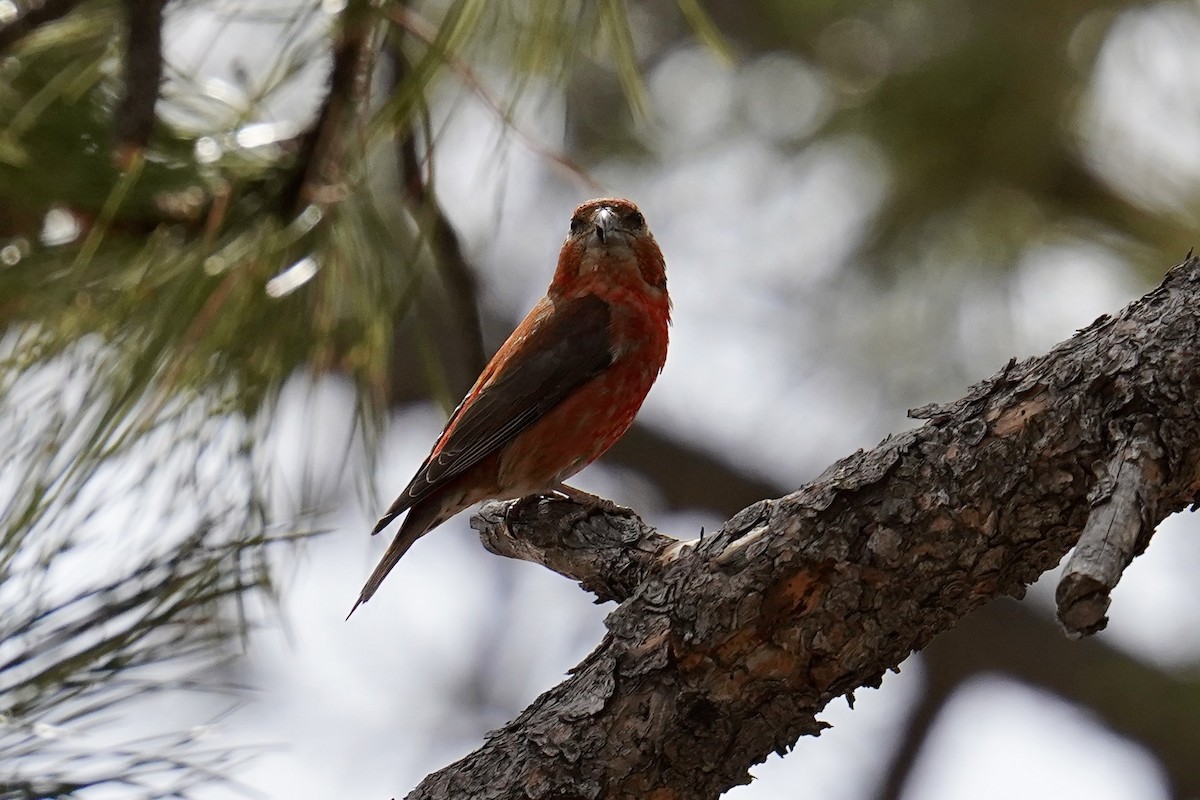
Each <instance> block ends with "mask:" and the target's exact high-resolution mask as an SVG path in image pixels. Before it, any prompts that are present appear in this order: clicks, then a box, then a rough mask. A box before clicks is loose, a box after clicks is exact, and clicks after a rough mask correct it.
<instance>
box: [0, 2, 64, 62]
mask: <svg viewBox="0 0 1200 800" xmlns="http://www.w3.org/2000/svg"><path fill="white" fill-rule="evenodd" d="M77 5H79V0H42V2H37V0H34V2H31V3H29V4H28V5H27V6H26V7H25V13H23V14H22V13H18V15H17V17H16V18H15V19H13V20H12V21H10V22H9V23H8V24H7V25H0V53H3V52H4V51H6V50H7V49H8V48H10V47H12V46H13V45H14V44H16V43H17V42H19V41H20V40H21V39H23V38H25V37H26V36H28V35H29V34H31V33H33V32H34V31H35V30H37V29H38V28H39V27H41V26H42V25H46V24H48V23H50V22H54V20H56V19H59V18H61V17H64V16H66V15H67V14H68V13H70V11H71V9H73V8H75V6H77ZM18 8H20V7H19V6H18Z"/></svg>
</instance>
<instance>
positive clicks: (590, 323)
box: [373, 295, 612, 533]
mask: <svg viewBox="0 0 1200 800" xmlns="http://www.w3.org/2000/svg"><path fill="white" fill-rule="evenodd" d="M610 321H611V312H610V310H609V307H608V304H607V303H605V302H604V301H603V300H601V299H600V298H598V297H595V296H592V295H588V296H586V297H581V298H576V299H573V300H564V301H559V302H558V303H557V304H556V308H555V310H554V313H553V314H551V315H550V316H548V317H547V318H545V321H544V322H543V323H542V324H540V325H538V326H537V327H535V328H534V329H533V330H532V331H531V332H530V333H529V335H528V336H527V338H525V339H524V340H523V341H521V342H520V343H518V344H517V346H516V349H515V350H514V351H513V352H512V353H511V355H509V356H508V357H507V359H506V363H505V364H504V367H503V369H501V370H500V371H499V373H498V374H499V377H497V378H496V379H495V380H493V381H492V382H491V383H490V384H488V385H486V386H484V388H483V389H482V390H480V392H479V393H478V394H477V395H475V397H474V399H473V400H472V401H471V402H470V403H469V404H468V403H467V402H466V401H465V400H464V401H463V403H461V404H459V407H458V408H456V409H455V410H454V414H453V415H451V417H450V421H449V422H448V423H446V428H445V430H444V431H443V435H444V434H445V432H446V431H449V432H450V433H449V435H448V436H446V438H445V441H444V442H442V445H441V447H440V448H438V449H436V450H435V451H434V452H433V453H430V455H429V458H427V459H425V463H424V464H422V465H421V468H420V469H418V470H417V474H416V475H414V476H413V479H412V480H411V481H410V482H409V484H408V486H407V487H405V489H404V491H403V492H401V493H400V496H399V497H397V498H396V500H395V502H394V503H392V505H391V508H389V509H388V510H387V513H386V514H384V516H383V517H382V518H380V520H379V522H378V523H377V524H376V526H375V530H374V531H373V533H378V532H379V531H381V530H383V528H384V527H386V526H387V524H388V523H389V522H391V521H392V520H393V519H395V518H396V517H397V516H399V515H400V514H402V513H404V511H405V510H406V509H407V508H409V507H410V506H412V504H413V503H415V502H416V501H418V500H420V499H421V498H422V497H426V496H428V495H429V494H431V493H433V492H435V491H436V490H438V489H439V488H441V487H443V486H445V485H446V484H447V483H449V482H450V481H451V480H453V479H454V478H455V477H457V476H459V475H461V474H462V473H463V472H465V471H466V470H467V469H469V468H470V467H472V466H474V465H475V464H478V463H479V462H480V461H482V460H483V459H484V458H486V457H487V456H488V455H490V454H491V453H494V452H495V451H496V450H498V449H499V448H501V447H502V446H504V445H505V444H506V443H507V442H509V441H511V440H512V439H513V437H515V436H516V435H517V434H518V433H520V432H521V431H522V430H524V429H525V428H527V427H528V426H529V425H531V424H532V423H533V422H534V421H535V420H537V419H538V418H540V417H541V416H542V415H543V414H545V413H546V412H547V411H549V410H550V409H552V408H554V406H556V405H558V404H559V403H560V402H562V401H563V399H565V398H566V397H567V396H568V395H570V394H571V392H573V391H575V389H577V388H579V387H580V386H582V385H583V384H584V383H586V382H587V381H589V380H591V379H592V378H594V377H595V376H596V375H598V374H600V372H602V371H603V370H604V368H605V367H607V366H609V364H611V363H612V353H611V351H610V349H609V346H610V343H611V335H610V332H609V323H610Z"/></svg>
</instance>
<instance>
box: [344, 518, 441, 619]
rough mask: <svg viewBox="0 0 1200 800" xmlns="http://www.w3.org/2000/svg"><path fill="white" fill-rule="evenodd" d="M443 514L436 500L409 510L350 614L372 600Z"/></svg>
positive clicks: (347, 616) (377, 528) (347, 617)
mask: <svg viewBox="0 0 1200 800" xmlns="http://www.w3.org/2000/svg"><path fill="white" fill-rule="evenodd" d="M441 512H442V509H441V503H438V502H437V501H436V500H432V501H427V502H423V503H417V504H416V505H414V506H413V507H412V508H410V509H409V510H408V516H406V517H405V518H404V522H402V523H401V524H400V530H399V531H397V532H396V538H395V539H392V543H391V544H389V545H388V549H387V551H386V552H385V553H384V554H383V558H381V559H380V560H379V565H378V566H376V567H375V571H374V572H372V573H371V577H369V578H367V582H366V583H365V584H364V585H363V588H362V591H361V592H359V593H358V600H357V601H355V603H354V608H352V609H350V614H353V613H354V612H355V611H356V610H357V609H358V607H359V606H361V605H362V604H363V603H365V602H367V601H368V600H370V599H371V596H372V595H374V594H375V591H376V590H377V589H378V588H379V584H381V583H383V579H384V578H386V577H387V575H388V573H389V572H391V571H392V568H393V567H395V566H396V564H397V563H398V562H399V561H400V557H401V556H403V555H404V554H405V553H407V552H408V548H410V547H412V545H413V542H415V541H416V540H417V539H420V538H421V536H422V534H424V533H425V532H426V531H427V530H429V529H430V528H432V527H433V526H434V525H436V524H437V523H438V521H439V516H440V514H441ZM392 516H393V517H394V516H395V515H394V514H393V515H392ZM389 521H390V520H389ZM381 522H382V520H381ZM384 524H386V523H384ZM380 527H382V525H381V526H377V527H376V529H375V531H376V532H378V531H379V528H380ZM350 614H347V615H346V619H350Z"/></svg>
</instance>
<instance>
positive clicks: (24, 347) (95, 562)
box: [0, 0, 715, 800]
mask: <svg viewBox="0 0 1200 800" xmlns="http://www.w3.org/2000/svg"><path fill="white" fill-rule="evenodd" d="M683 6H684V7H687V8H688V10H689V16H690V18H692V19H693V20H694V21H696V23H697V27H698V29H700V27H701V26H700V24H699V23H701V22H702V21H703V19H704V17H703V15H702V13H701V12H700V11H699V7H698V6H697V5H696V4H694V3H692V4H683ZM161 9H162V3H161V2H159V0H136V1H135V0H126V1H125V2H118V0H85V1H84V2H75V3H63V2H58V1H57V0H47V2H44V3H40V4H39V3H30V4H25V5H21V4H18V7H17V11H16V16H15V17H14V18H12V19H10V20H8V21H7V22H5V23H3V24H0V55H2V56H3V58H0V447H3V448H4V450H5V452H7V453H10V454H12V457H10V458H9V459H8V460H7V461H5V462H4V463H3V465H2V466H0V607H2V608H3V609H4V612H3V614H0V764H3V765H4V766H3V767H0V798H5V800H7V799H8V798H33V797H50V796H55V797H69V796H77V795H80V794H81V793H83V792H84V791H85V790H86V789H89V788H91V787H97V786H110V787H121V788H122V790H127V791H129V793H130V794H129V796H145V797H168V796H169V797H183V796H187V795H189V794H190V793H191V792H192V791H193V790H194V789H195V788H196V787H198V786H200V785H202V784H204V783H206V782H209V781H212V780H214V779H218V778H222V777H225V776H227V774H228V772H229V770H230V769H231V768H232V767H233V766H234V765H235V763H236V759H238V758H240V757H241V756H240V755H239V754H236V753H232V752H229V751H228V750H227V749H225V748H221V747H215V746H213V745H211V744H209V743H208V742H207V741H206V740H205V737H204V736H203V735H202V734H203V731H199V730H189V731H185V732H182V733H180V732H177V731H172V730H170V729H169V727H170V724H171V723H170V721H169V720H159V721H161V722H162V724H164V725H166V726H167V727H168V730H164V731H162V732H160V733H155V734H152V735H147V734H146V733H145V728H142V727H139V726H137V725H135V724H133V723H132V722H131V720H133V719H134V718H136V717H138V716H139V712H146V711H147V710H148V708H149V706H148V703H152V702H154V700H153V698H154V697H156V696H165V695H170V694H172V693H176V692H177V691H178V690H189V691H195V690H201V691H218V692H228V693H229V695H230V700H229V703H234V702H236V697H237V696H238V693H239V690H240V687H237V686H236V685H234V684H233V683H232V682H231V681H229V680H227V679H225V678H222V677H221V676H222V675H223V674H224V672H223V670H224V669H225V667H226V665H228V664H229V663H230V661H231V659H234V658H235V657H236V655H237V652H238V647H237V645H238V642H239V639H240V638H241V637H245V636H246V635H247V634H248V631H249V630H251V629H252V628H253V626H254V625H255V624H256V622H257V620H258V619H259V618H260V617H261V616H262V615H263V614H264V613H266V612H268V611H269V609H270V607H271V600H272V598H273V596H274V587H273V586H272V583H271V569H270V567H271V564H272V561H273V559H274V558H275V557H274V556H273V555H272V553H273V552H274V551H275V550H277V549H278V548H279V547H280V546H286V545H287V544H288V543H289V542H294V541H296V540H297V539H299V538H301V537H303V536H305V535H307V534H308V533H309V532H310V531H309V530H308V529H307V526H306V525H305V524H304V523H302V522H290V523H287V524H282V525H281V524H277V523H275V522H274V520H273V519H272V517H273V515H275V514H278V513H279V511H278V507H279V504H278V503H276V502H273V499H272V498H271V497H269V496H268V494H267V491H266V486H267V481H268V477H269V473H270V468H271V465H270V464H269V463H268V461H267V460H268V458H269V454H268V451H267V450H266V449H265V444H266V442H267V438H268V437H267V434H268V433H269V431H270V429H271V420H272V418H273V415H274V411H275V407H276V405H277V403H278V401H279V396H280V392H281V389H282V387H283V385H284V383H285V381H287V380H288V379H289V378H290V377H291V376H293V375H295V374H297V373H309V374H313V375H320V374H325V373H335V374H338V375H342V376H345V377H347V378H349V379H350V380H352V381H353V382H354V384H355V386H356V387H357V389H358V397H359V409H358V417H359V419H358V423H359V424H358V428H357V429H358V431H359V433H360V435H362V436H363V438H364V440H365V441H366V442H367V443H368V445H370V444H371V443H373V442H374V441H375V440H376V439H377V436H376V433H377V429H378V427H379V426H380V424H381V422H382V419H383V416H384V414H385V413H386V412H387V410H388V408H389V407H390V405H391V404H392V403H393V402H394V401H395V399H396V396H397V395H396V390H395V386H396V383H395V382H396V375H397V373H399V372H405V371H411V368H412V366H413V363H412V361H413V359H412V358H411V356H409V355H408V354H405V353H401V352H399V347H400V345H399V344H398V341H397V339H396V338H395V336H394V330H395V329H396V327H397V324H398V322H399V321H400V320H401V319H403V318H404V317H405V316H406V315H408V314H409V313H410V312H412V311H414V310H415V309H416V308H417V306H418V304H420V303H421V302H422V298H423V296H424V295H425V294H426V293H427V291H428V289H429V286H430V284H437V283H443V284H446V285H447V286H448V288H449V290H451V291H456V292H462V291H463V290H464V287H468V288H469V286H470V283H471V273H470V269H469V265H468V264H467V263H466V260H465V256H464V255H463V252H462V248H461V246H460V245H459V244H458V242H457V238H456V235H455V233H454V231H453V228H452V227H451V226H450V224H449V221H448V220H447V218H446V216H445V214H444V212H443V210H442V209H441V208H440V206H438V204H437V201H436V198H435V197H434V195H433V193H432V188H431V187H432V173H431V171H430V170H431V165H432V160H433V154H434V152H435V150H436V147H437V145H438V142H437V140H436V137H435V135H434V134H433V132H432V130H431V126H430V125H428V124H427V120H428V111H427V107H428V104H427V98H428V97H429V95H430V93H431V92H432V91H433V89H434V87H435V86H436V85H437V84H438V82H439V81H440V80H442V77H443V75H446V74H448V75H450V76H453V77H456V78H458V79H459V80H460V81H462V82H463V83H464V85H465V88H466V89H467V90H468V91H470V92H473V93H475V94H477V95H479V96H481V97H485V98H488V100H489V104H490V107H491V108H493V109H494V110H495V112H496V113H497V115H498V117H499V118H500V119H501V120H502V121H503V122H504V123H505V124H506V125H508V126H509V127H510V128H511V127H512V119H513V110H514V108H515V105H516V103H518V102H519V101H520V98H521V95H522V93H523V91H524V89H523V86H522V85H518V86H517V87H516V88H514V89H510V90H506V91H505V92H503V93H502V94H503V99H499V97H500V96H499V95H496V96H494V95H492V93H491V92H490V91H489V90H488V89H486V88H484V83H483V80H482V79H480V78H479V76H478V73H477V70H476V66H475V65H476V64H480V63H486V61H487V60H488V59H490V58H494V57H495V56H496V54H497V53H500V52H508V53H509V54H510V55H511V54H516V55H515V62H516V66H517V67H518V69H519V70H521V71H522V72H523V73H524V74H528V75H534V74H537V75H539V76H542V77H549V78H552V79H554V80H557V81H560V82H561V81H564V80H565V79H566V77H567V75H568V74H569V72H570V71H571V70H572V69H573V68H575V67H576V66H577V65H578V64H579V63H580V62H581V60H583V59H611V61H612V63H613V64H614V65H615V66H614V71H615V73H616V74H619V75H621V79H622V82H623V85H625V86H626V88H627V91H628V92H629V98H630V100H631V101H637V99H638V98H639V97H640V96H641V91H642V90H641V83H640V66H639V64H638V63H637V61H636V58H637V57H636V55H635V52H634V46H633V39H632V37H631V32H630V31H631V29H630V22H629V19H628V9H627V8H626V7H625V5H624V3H623V2H606V3H603V4H599V5H598V6H597V5H595V4H591V3H586V2H578V1H576V2H559V3H533V4H529V5H528V6H523V5H521V4H497V3H486V2H480V0H455V1H454V2H449V3H445V4H443V5H441V6H440V7H433V8H422V9H421V10H420V12H418V10H416V9H415V8H409V7H408V5H407V4H404V3H392V2H388V3H384V2H375V1H374V0H351V2H349V3H348V4H347V5H346V6H345V7H344V9H342V10H340V11H337V12H333V13H331V14H330V15H328V16H326V15H323V14H322V12H321V11H320V10H319V9H318V8H317V6H316V5H315V4H310V5H289V4H284V5H281V6H272V7H253V6H251V7H246V8H240V7H237V6H227V5H222V4H219V3H206V2H203V0H195V2H190V3H184V2H181V3H179V4H177V5H169V6H167V8H166V14H167V18H168V20H167V21H168V22H169V21H170V15H171V14H173V13H185V12H189V11H194V10H196V9H206V10H207V12H208V13H210V14H212V15H213V16H214V17H216V18H218V19H222V18H223V19H224V20H225V22H223V23H222V25H228V24H231V23H232V21H234V20H236V19H237V18H238V17H239V15H241V16H243V17H244V18H253V19H254V20H256V21H260V22H261V21H266V22H271V23H272V24H274V25H275V26H276V28H275V29H276V31H277V33H278V37H279V38H278V39H277V41H275V42H273V43H272V47H273V48H275V50H276V52H275V53H274V54H273V57H272V59H271V62H270V63H271V66H270V67H269V68H268V69H267V70H266V73H265V74H264V75H255V76H249V75H247V76H245V79H244V80H240V83H241V85H240V86H239V87H238V88H239V89H240V90H241V92H242V96H241V97H240V98H239V97H234V96H231V95H228V94H224V95H219V94H214V93H213V92H212V91H210V89H209V87H208V86H207V85H206V83H205V79H204V78H203V77H202V76H201V75H199V74H197V73H195V72H194V68H193V67H190V66H184V65H183V64H180V63H175V62H174V61H173V60H172V57H171V53H170V50H169V48H168V50H167V52H166V53H165V58H166V62H165V63H163V61H162V58H161V55H162V51H161V50H160V44H161V43H160V42H159V41H158V35H159V31H160V26H159V20H158V19H157V18H156V16H155V15H156V14H157V12H158V11H160V10H161ZM427 19H428V20H434V21H432V22H426V20H427ZM405 22H407V23H408V24H403V23H405ZM398 23H401V24H398ZM706 38H707V39H709V40H715V36H714V32H713V29H712V28H711V26H710V27H709V28H708V29H707V34H706ZM385 40H386V41H387V42H388V43H389V45H388V46H389V47H390V48H392V49H393V50H394V53H395V55H396V56H397V58H396V59H395V60H394V62H393V63H394V65H403V66H404V67H405V68H404V69H403V71H402V73H401V71H400V70H399V67H398V66H397V67H396V69H397V76H396V80H395V82H394V84H393V85H392V86H391V87H390V88H389V89H388V90H387V91H386V92H382V91H380V90H379V89H378V87H376V86H373V85H372V78H373V76H374V74H375V72H376V68H375V57H376V52H377V50H378V48H379V47H380V45H381V43H383V42H384V41H385ZM214 41H215V39H214ZM508 48H511V49H508ZM325 58H328V61H329V63H330V65H331V68H330V73H329V78H328V83H327V85H326V86H325V87H324V94H323V98H324V99H323V101H322V102H321V103H320V105H319V110H318V112H317V114H316V115H315V117H314V118H313V119H312V120H310V121H308V122H307V123H302V126H301V127H300V128H299V129H298V128H297V127H296V126H295V124H291V125H289V124H284V123H280V122H277V121H275V120H272V119H271V117H270V115H269V112H266V111H265V110H264V109H266V107H267V105H268V104H269V103H270V102H271V101H272V99H273V98H275V97H278V96H279V95H280V94H282V93H283V92H284V91H285V90H286V89H288V88H289V87H292V86H293V85H294V84H296V83H297V82H302V81H303V80H304V68H305V67H306V65H308V64H309V63H311V62H313V61H314V60H315V59H325ZM162 76H165V84H163V85H162V86H161V88H159V83H160V81H161V80H163V77H162ZM525 141H526V143H527V144H529V145H531V146H534V147H535V148H540V149H539V152H542V153H543V154H545V155H547V156H548V157H552V158H555V159H556V160H558V161H559V163H562V164H566V165H568V166H570V165H571V162H570V160H569V159H567V158H566V157H565V156H563V155H562V154H560V153H556V152H555V151H554V150H553V149H552V148H550V147H545V146H541V145H539V144H538V143H537V142H536V141H535V140H533V139H532V137H526V138H525ZM388 162H392V163H396V164H397V165H398V166H399V171H398V172H395V171H388V174H392V175H397V174H398V175H399V176H400V178H401V180H400V181H397V182H395V183H389V182H387V181H383V180H380V179H379V175H380V174H383V173H381V172H380V171H379V169H378V167H379V166H380V165H381V164H383V165H386V164H387V163H388ZM577 172H578V173H580V174H582V170H577ZM397 200H399V202H397ZM473 306H474V298H473V296H470V297H464V298H460V302H459V303H458V305H457V306H456V310H455V313H456V314H458V315H459V316H460V317H463V318H469V319H468V322H469V321H471V320H473V321H474V326H473V327H472V326H470V325H467V326H466V330H467V331H468V335H469V336H472V337H474V338H475V342H474V347H475V352H476V355H478V353H479V352H481V350H479V347H480V345H479V342H478V319H477V316H475V315H476V314H477V310H476V309H474V307H473ZM472 330H473V331H474V333H471V331H472ZM427 361H428V360H427ZM431 369H436V368H431ZM430 377H431V378H432V377H434V376H433V375H432V374H431V376H430ZM314 424H320V423H319V422H314ZM369 450H370V447H369V446H368V451H369ZM309 502H310V500H309V499H308V498H300V501H299V505H300V508H301V509H302V510H308V507H307V505H306V504H307V503H309ZM290 513H291V514H294V513H296V510H295V509H293V510H292V511H291V512H290ZM149 716H150V717H152V718H155V719H157V715H154V714H151V715H149Z"/></svg>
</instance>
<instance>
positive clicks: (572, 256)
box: [551, 197, 667, 301]
mask: <svg viewBox="0 0 1200 800" xmlns="http://www.w3.org/2000/svg"><path fill="white" fill-rule="evenodd" d="M592 286H602V287H603V286H611V287H614V288H615V287H623V288H626V289H632V290H635V291H638V292H646V293H649V294H651V295H662V299H663V300H664V301H665V300H666V293H667V273H666V264H665V263H664V261H663V255H662V251H661V250H659V249H658V243H657V242H655V241H654V236H653V235H652V234H651V233H650V229H649V228H648V227H646V218H645V217H643V216H642V212H641V211H639V210H638V207H637V206H636V205H634V204H633V203H631V202H630V201H628V200H623V199H620V198H611V197H610V198H603V199H600V200H589V201H587V202H586V203H584V204H582V205H581V206H579V207H578V208H576V209H575V213H574V214H573V215H572V216H571V228H570V231H569V232H568V233H567V240H566V241H565V242H563V247H562V252H561V253H560V254H559V258H558V270H557V271H556V272H555V275H554V283H553V284H551V289H552V290H554V289H558V290H560V291H563V292H569V291H571V290H582V289H585V288H590V287H592Z"/></svg>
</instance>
